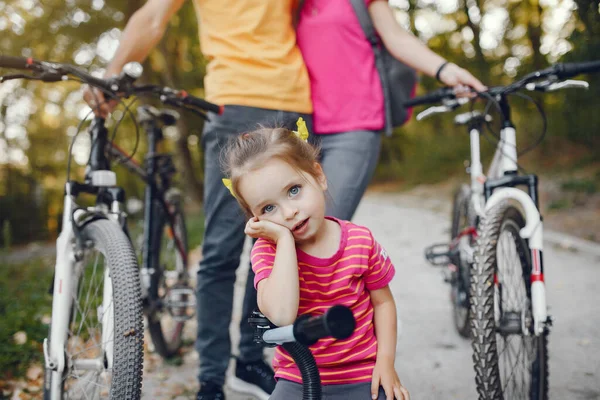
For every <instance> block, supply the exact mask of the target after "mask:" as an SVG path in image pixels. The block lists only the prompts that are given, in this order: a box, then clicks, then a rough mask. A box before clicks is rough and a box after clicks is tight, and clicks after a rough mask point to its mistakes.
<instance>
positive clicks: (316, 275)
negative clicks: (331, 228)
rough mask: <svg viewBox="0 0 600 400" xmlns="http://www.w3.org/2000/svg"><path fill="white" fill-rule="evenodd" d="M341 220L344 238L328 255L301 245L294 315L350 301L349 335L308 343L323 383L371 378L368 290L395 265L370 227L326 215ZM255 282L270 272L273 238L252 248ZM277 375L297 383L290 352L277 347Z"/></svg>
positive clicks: (373, 352) (373, 348) (381, 283)
mask: <svg viewBox="0 0 600 400" xmlns="http://www.w3.org/2000/svg"><path fill="white" fill-rule="evenodd" d="M327 218H329V219H331V220H333V221H336V222H337V223H338V224H340V227H341V229H342V238H341V240H340V246H339V248H338V250H337V252H336V253H335V254H334V255H333V256H331V257H330V258H317V257H314V256H311V255H309V254H307V253H305V252H303V251H302V250H300V249H296V253H297V256H298V274H299V278H300V306H299V308H298V315H302V314H310V315H320V314H323V313H324V312H325V311H326V310H327V309H329V308H330V307H332V306H333V305H336V304H342V305H345V306H347V307H349V308H350V309H351V310H352V312H353V314H354V318H355V319H356V328H355V330H354V333H353V334H352V336H350V337H349V338H348V339H344V340H337V339H334V338H325V339H321V340H319V341H318V342H317V343H315V344H314V345H312V346H310V350H311V351H312V353H313V355H314V357H315V360H316V362H317V366H318V367H319V372H320V375H321V382H322V383H323V384H324V385H331V384H348V383H358V382H370V381H371V377H372V374H373V368H374V366H375V360H376V356H377V338H376V337H375V331H374V326H373V314H374V312H373V305H372V304H371V296H370V294H369V292H370V291H372V290H376V289H381V288H384V287H385V286H387V285H388V284H389V282H390V281H391V280H392V278H393V277H394V273H395V269H394V266H393V264H392V262H391V260H390V258H389V256H388V255H387V253H386V251H385V250H384V249H383V247H382V246H381V245H380V244H379V243H377V242H376V241H375V239H373V235H372V234H371V231H370V230H369V229H367V228H365V227H363V226H358V225H355V224H353V223H352V222H349V221H341V220H338V219H335V218H332V217H327ZM250 257H251V260H252V270H253V271H254V273H255V274H256V276H255V278H254V286H255V287H256V286H257V285H258V282H260V281H261V280H263V279H265V278H267V277H269V275H270V274H271V270H272V269H273V263H274V261H275V244H274V243H272V242H270V241H267V240H265V239H258V240H257V241H256V243H255V244H254V247H253V248H252V253H251V256H250ZM273 368H274V370H275V377H276V378H284V379H288V380H291V381H294V382H298V383H301V382H302V377H301V375H300V371H299V370H298V368H297V366H296V364H295V363H294V361H293V359H292V358H291V357H290V355H289V354H288V353H287V352H286V351H285V350H283V348H281V346H279V347H277V349H276V351H275V357H274V359H273Z"/></svg>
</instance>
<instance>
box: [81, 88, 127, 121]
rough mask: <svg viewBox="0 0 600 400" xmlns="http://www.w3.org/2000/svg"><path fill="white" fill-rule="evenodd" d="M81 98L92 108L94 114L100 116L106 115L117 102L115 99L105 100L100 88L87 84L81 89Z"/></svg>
mask: <svg viewBox="0 0 600 400" xmlns="http://www.w3.org/2000/svg"><path fill="white" fill-rule="evenodd" d="M83 99H84V100H85V102H86V103H87V104H88V105H89V106H90V107H91V108H92V110H94V114H95V115H96V116H98V117H102V118H106V117H108V115H109V114H110V113H111V112H112V111H113V110H114V109H115V107H116V106H117V104H118V103H119V101H118V100H116V99H110V100H108V101H107V100H106V97H105V96H104V93H103V92H102V91H101V90H100V89H98V88H96V87H92V86H89V85H88V86H86V87H85V89H84V91H83Z"/></svg>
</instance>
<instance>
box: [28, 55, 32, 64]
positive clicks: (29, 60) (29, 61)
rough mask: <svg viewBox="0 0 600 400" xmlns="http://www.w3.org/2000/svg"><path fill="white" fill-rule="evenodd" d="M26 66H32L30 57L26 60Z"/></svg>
mask: <svg viewBox="0 0 600 400" xmlns="http://www.w3.org/2000/svg"><path fill="white" fill-rule="evenodd" d="M27 65H33V58H31V57H28V58H27Z"/></svg>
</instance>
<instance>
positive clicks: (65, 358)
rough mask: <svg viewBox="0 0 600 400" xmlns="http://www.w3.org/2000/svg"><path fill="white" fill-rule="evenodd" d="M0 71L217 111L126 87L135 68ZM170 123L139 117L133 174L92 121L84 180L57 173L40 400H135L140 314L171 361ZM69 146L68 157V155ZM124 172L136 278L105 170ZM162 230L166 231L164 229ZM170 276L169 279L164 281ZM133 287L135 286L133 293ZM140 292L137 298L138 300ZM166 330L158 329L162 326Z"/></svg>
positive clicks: (116, 194)
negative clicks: (59, 195)
mask: <svg viewBox="0 0 600 400" xmlns="http://www.w3.org/2000/svg"><path fill="white" fill-rule="evenodd" d="M0 67H1V68H12V69H19V70H25V71H30V72H31V74H13V75H5V76H2V77H0V83H1V82H4V81H7V80H10V79H29V80H40V81H43V82H61V81H65V80H75V81H78V82H80V83H85V84H88V85H91V86H94V87H97V88H99V89H100V90H102V91H103V92H104V94H105V96H106V97H107V98H110V99H118V100H120V99H124V98H129V97H131V96H136V97H141V96H151V97H155V98H158V99H159V100H160V101H162V102H163V103H164V104H168V105H171V106H175V107H180V108H186V109H189V110H192V111H194V112H196V113H198V114H200V115H201V116H203V117H206V115H205V111H212V112H215V113H219V112H220V111H221V108H220V107H219V106H217V105H215V104H211V103H208V102H206V101H204V100H202V99H199V98H196V97H194V96H191V95H189V94H187V93H186V92H184V91H177V90H173V89H170V88H167V87H161V86H156V85H144V86H134V85H133V82H134V81H135V79H137V78H138V77H139V76H140V75H141V72H142V68H141V65H139V64H137V63H130V64H128V65H126V66H125V68H124V71H123V73H122V74H121V75H120V76H118V77H116V78H112V79H106V80H105V79H100V78H96V77H94V76H91V75H90V74H88V73H86V72H84V71H81V70H79V69H78V68H76V67H74V66H72V65H69V64H60V63H52V62H44V61H36V60H33V59H31V58H22V57H10V56H3V55H0ZM173 119H174V118H173V115H170V114H169V113H164V112H155V110H153V109H151V108H142V109H141V113H140V120H141V123H142V125H143V126H144V127H145V128H146V130H147V131H148V133H149V140H150V142H151V143H150V146H149V148H150V151H149V154H148V157H147V159H146V163H145V165H144V166H143V167H141V166H139V165H135V163H133V162H132V161H131V157H130V156H127V155H126V154H125V153H123V152H122V151H119V150H118V149H117V148H116V146H114V144H113V143H112V142H111V140H110V138H109V133H108V130H107V129H106V127H105V126H104V120H103V119H102V118H94V120H93V121H92V125H91V128H90V129H89V134H90V136H91V143H92V146H91V154H90V157H89V160H88V163H87V167H86V172H85V179H84V181H83V182H78V181H76V180H72V179H71V178H70V162H71V152H69V161H68V166H67V182H66V184H65V193H64V209H63V223H62V230H61V232H60V235H59V237H58V239H57V253H56V266H55V276H54V286H53V300H52V318H51V324H50V329H49V336H48V338H47V339H45V340H44V345H43V351H44V359H45V380H44V398H45V399H50V400H56V399H62V398H78V399H79V398H92V399H99V398H101V399H105V398H110V399H119V400H120V399H134V400H135V399H139V398H140V396H141V382H142V381H141V380H142V360H143V340H144V327H143V310H144V309H145V311H146V313H147V315H148V320H149V328H150V332H151V336H152V338H153V340H155V344H156V347H157V349H159V351H161V352H162V353H163V354H164V355H169V354H172V353H173V352H174V351H176V347H178V346H179V343H180V340H181V331H180V329H181V327H182V323H183V321H184V320H186V319H187V318H189V315H187V314H186V313H187V312H188V311H187V310H188V309H189V308H190V307H189V306H190V300H189V299H190V297H191V296H192V293H191V291H190V289H189V287H187V286H186V285H187V276H186V273H185V263H186V261H187V243H186V238H185V224H184V220H183V214H182V212H181V202H180V198H179V196H178V195H177V194H176V192H174V191H173V190H172V188H171V184H170V183H171V177H172V174H173V173H174V171H173V168H172V161H171V159H170V157H166V156H165V155H159V154H156V153H155V144H156V142H158V141H159V140H161V139H162V136H161V134H160V128H161V124H162V125H163V126H164V125H169V124H172V123H173ZM72 146H73V145H72V144H71V150H72ZM115 158H116V159H117V160H120V161H122V162H123V163H124V164H126V165H127V166H128V167H129V168H131V169H134V170H135V171H136V172H138V174H139V175H140V176H141V177H142V178H143V179H144V180H145V182H146V185H147V186H146V194H147V196H146V205H147V207H146V210H145V225H146V227H145V232H144V240H145V243H146V244H145V245H144V250H143V266H142V277H143V279H142V280H140V274H139V267H138V260H137V256H136V253H135V251H134V249H133V246H132V244H131V240H130V238H129V237H128V234H127V215H126V213H125V212H124V211H123V203H124V201H125V191H124V189H123V188H120V187H119V186H117V180H116V174H115V173H114V172H113V171H112V170H111V161H113V159H115ZM84 194H89V195H92V196H94V197H95V204H94V206H92V207H80V206H78V205H77V203H76V201H77V199H78V197H79V196H80V195H84ZM165 227H166V228H165ZM163 241H164V242H165V243H167V246H166V247H165V248H168V247H169V243H172V248H173V249H174V253H175V255H174V258H173V259H174V260H175V261H172V262H171V263H168V262H166V261H163V259H166V257H163V256H165V255H166V253H167V252H166V251H163V247H162V246H161V244H162V243H163ZM171 271H172V272H173V274H170V272H171ZM141 282H143V285H142V284H141ZM142 287H144V288H147V295H145V296H144V297H143V296H142ZM166 314H169V315H170V316H171V317H172V318H173V319H174V321H175V322H176V323H175V324H174V325H173V326H169V327H168V329H167V327H166V324H165V323H164V319H163V316H164V315H166Z"/></svg>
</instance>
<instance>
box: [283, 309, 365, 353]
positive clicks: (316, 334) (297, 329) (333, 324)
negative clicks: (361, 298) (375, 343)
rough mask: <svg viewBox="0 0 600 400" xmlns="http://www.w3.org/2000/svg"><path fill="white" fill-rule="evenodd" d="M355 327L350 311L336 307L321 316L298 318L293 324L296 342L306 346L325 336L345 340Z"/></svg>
mask: <svg viewBox="0 0 600 400" xmlns="http://www.w3.org/2000/svg"><path fill="white" fill-rule="evenodd" d="M355 325H356V321H355V320H354V315H353V314H352V311H351V310H350V309H349V308H348V307H345V306H341V305H336V306H333V307H331V308H330V309H329V310H327V311H326V312H325V314H323V315H319V316H316V317H312V316H310V315H302V316H300V317H299V318H298V319H297V320H296V322H294V337H295V339H296V341H297V342H299V343H301V344H303V345H306V346H310V345H311V344H314V343H316V342H317V340H319V339H321V338H324V337H326V336H333V337H334V338H336V339H346V338H347V337H349V336H350V335H352V332H354V327H355Z"/></svg>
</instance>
